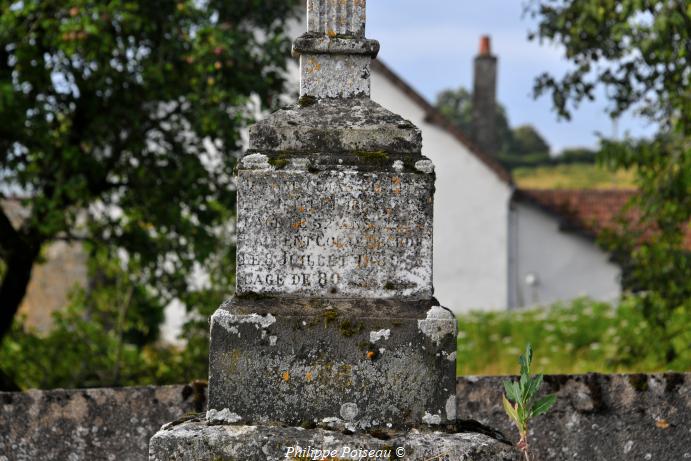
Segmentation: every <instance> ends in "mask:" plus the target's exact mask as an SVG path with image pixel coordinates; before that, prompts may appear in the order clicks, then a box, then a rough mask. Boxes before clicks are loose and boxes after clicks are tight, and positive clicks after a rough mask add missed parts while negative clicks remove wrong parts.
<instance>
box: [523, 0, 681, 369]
mask: <svg viewBox="0 0 691 461" xmlns="http://www.w3.org/2000/svg"><path fill="white" fill-rule="evenodd" d="M527 11H528V12H529V13H530V14H531V15H532V16H533V17H534V18H535V19H536V20H537V29H536V30H535V31H534V32H533V33H532V34H531V38H533V39H539V40H545V41H550V42H556V43H558V44H560V45H561V46H562V47H563V49H564V53H565V57H566V58H567V59H568V60H569V61H571V63H572V64H573V67H572V69H571V70H569V71H568V72H567V73H566V74H565V75H564V76H562V77H560V78H556V77H554V76H552V75H549V74H542V75H541V76H539V77H538V78H537V79H536V83H535V95H536V96H540V95H543V94H550V95H551V97H552V101H553V104H554V108H555V110H556V111H557V113H558V114H559V116H561V117H564V118H569V117H570V115H571V111H572V110H573V108H574V107H576V106H577V105H578V104H579V103H580V102H581V101H583V100H592V99H594V97H595V95H596V91H597V89H598V88H599V87H601V88H603V89H604V90H605V93H606V95H607V98H608V100H609V103H610V106H609V109H608V110H609V112H610V114H611V115H612V116H614V117H616V116H619V115H621V114H622V113H624V112H626V111H634V113H636V114H638V115H640V116H643V117H646V118H648V119H649V120H650V121H651V122H653V123H656V124H657V126H658V127H659V131H658V133H657V134H656V135H655V136H654V137H653V139H650V140H636V139H626V140H624V141H622V142H615V141H611V140H605V141H604V142H603V148H602V152H601V154H600V155H601V158H602V160H603V162H604V163H605V164H607V165H609V166H611V167H612V168H626V169H633V170H634V171H635V172H636V178H637V186H638V191H639V192H638V194H637V196H636V197H635V198H634V200H633V202H632V203H631V206H630V208H629V209H628V210H627V211H625V219H624V217H623V218H622V229H621V231H620V232H616V233H611V234H610V235H608V236H607V238H606V239H605V243H607V244H608V245H609V246H610V248H612V249H613V250H614V251H615V252H616V254H617V255H618V256H619V258H620V260H621V261H622V263H623V265H624V268H625V277H624V281H625V284H626V286H627V287H628V288H629V289H631V290H633V291H636V292H638V293H639V299H640V301H641V304H640V308H641V311H642V313H643V315H644V318H645V319H646V321H647V322H648V324H649V327H650V328H651V330H650V331H651V332H652V333H653V334H654V338H651V340H650V341H648V344H649V347H655V348H656V349H661V350H662V351H663V355H664V357H665V358H666V360H667V362H668V363H672V362H674V361H675V359H676V358H677V357H678V356H679V355H680V353H682V351H680V350H679V349H678V346H677V344H678V341H677V339H678V338H679V337H680V335H681V334H683V332H680V331H678V328H677V327H676V326H675V321H674V319H675V317H676V316H677V315H679V310H682V311H685V312H689V311H690V310H691V282H690V281H691V261H690V256H689V251H688V250H687V249H685V247H684V235H685V233H686V232H687V231H688V229H689V220H690V219H691V138H690V134H689V133H690V132H689V130H690V129H691V120H690V117H691V84H690V82H689V79H690V77H691V63H690V62H689V59H690V56H691V37H690V35H691V9H690V8H689V6H688V2H686V1H684V0H616V1H615V0H578V1H576V0H532V1H531V2H530V3H529V4H528V7H527ZM632 216H633V219H632Z"/></svg>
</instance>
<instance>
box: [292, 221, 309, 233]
mask: <svg viewBox="0 0 691 461" xmlns="http://www.w3.org/2000/svg"><path fill="white" fill-rule="evenodd" d="M306 222H307V221H305V220H304V219H301V220H300V221H298V222H294V223H293V224H291V225H290V226H291V227H292V228H293V229H295V230H298V229H300V228H301V227H303V226H304V225H305V223H306Z"/></svg>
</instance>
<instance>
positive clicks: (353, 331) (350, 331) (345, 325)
mask: <svg viewBox="0 0 691 461" xmlns="http://www.w3.org/2000/svg"><path fill="white" fill-rule="evenodd" d="M338 329H339V331H340V332H341V335H343V336H345V337H346V338H350V337H351V336H355V335H357V334H359V333H362V331H363V330H364V329H365V325H364V324H363V323H362V322H354V321H352V320H350V319H347V320H343V321H342V322H341V323H340V324H339V326H338Z"/></svg>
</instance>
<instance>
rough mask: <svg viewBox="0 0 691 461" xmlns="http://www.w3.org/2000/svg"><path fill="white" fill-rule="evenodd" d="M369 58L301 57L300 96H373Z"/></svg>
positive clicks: (350, 56) (340, 56)
mask: <svg viewBox="0 0 691 461" xmlns="http://www.w3.org/2000/svg"><path fill="white" fill-rule="evenodd" d="M370 62H371V58H370V57H369V56H363V55H359V54H352V55H323V54H322V55H313V54H303V55H301V56H300V77H301V78H300V96H315V97H318V98H354V97H363V96H366V97H369V95H370V79H369V76H370Z"/></svg>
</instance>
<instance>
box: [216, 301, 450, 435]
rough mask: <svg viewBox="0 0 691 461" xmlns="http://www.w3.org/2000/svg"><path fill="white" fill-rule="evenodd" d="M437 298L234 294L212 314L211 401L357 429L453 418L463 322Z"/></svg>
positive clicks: (242, 417)
mask: <svg viewBox="0 0 691 461" xmlns="http://www.w3.org/2000/svg"><path fill="white" fill-rule="evenodd" d="M435 304H436V303H433V302H432V301H418V302H409V303H405V302H401V301H392V300H389V301H386V300H366V299H357V300H356V299H353V300H332V301H329V300H326V299H322V300H318V299H312V300H305V299H286V298H283V299H276V298H273V299H271V298H269V299H255V300H245V299H237V298H236V299H233V300H231V301H229V302H228V303H226V304H225V305H223V306H221V307H220V308H219V309H218V310H217V311H216V313H215V314H214V315H213V317H212V319H211V348H210V370H209V408H210V409H212V410H217V411H224V410H225V409H227V414H228V417H232V419H233V420H235V421H242V422H247V423H250V422H251V423H256V422H267V421H281V422H284V423H288V424H294V425H301V424H327V425H336V426H339V427H341V426H342V427H345V428H348V429H350V430H357V429H367V428H371V427H412V426H414V425H416V424H423V423H426V424H445V423H446V422H448V421H450V420H454V419H455V413H456V407H455V403H456V400H455V388H454V383H455V373H456V368H455V365H456V361H455V358H456V321H455V319H454V316H453V314H451V312H449V311H447V310H446V309H444V308H443V307H440V306H438V305H435Z"/></svg>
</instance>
